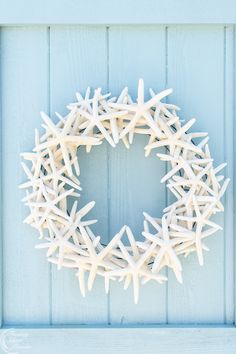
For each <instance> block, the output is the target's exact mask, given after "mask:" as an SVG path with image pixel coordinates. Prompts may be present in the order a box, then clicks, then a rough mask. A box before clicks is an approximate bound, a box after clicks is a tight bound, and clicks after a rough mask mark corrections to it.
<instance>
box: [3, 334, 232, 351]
mask: <svg viewBox="0 0 236 354" xmlns="http://www.w3.org/2000/svg"><path fill="white" fill-rule="evenodd" d="M4 331H5V332H4ZM14 332H15V333H16V335H17V340H18V343H19V344H18V345H19V351H20V346H22V347H23V346H25V347H26V349H25V352H30V353H31V354H41V353H44V354H51V353H57V354H64V353H70V354H77V353H78V352H82V353H83V354H93V353H96V354H108V353H109V354H117V353H123V354H130V353H136V354H143V353H145V354H153V352H156V353H158V354H199V353H204V354H225V353H227V354H235V351H236V334H235V328H233V327H223V328H211V327H208V328H199V327H195V328H191V327H177V328H168V327H167V328H165V327H164V328H158V327H156V328H155V327H154V328H152V327H147V328H142V327H141V328H127V327H123V328H106V327H105V328H104V327H100V328H86V327H85V328H54V329H43V328H35V329H28V328H23V329H18V328H17V329H14ZM0 333H1V338H2V343H4V344H5V342H4V335H5V336H6V335H7V336H8V338H10V339H11V330H8V331H6V329H3V330H1V331H0ZM21 334H22V338H21ZM12 338H13V340H14V335H13V337H12ZM21 339H22V342H21ZM7 343H9V344H10V346H11V345H13V346H14V342H13V344H11V342H9V340H8V342H7ZM14 348H15V349H17V345H16V346H15V347H14ZM21 350H23V349H21Z"/></svg>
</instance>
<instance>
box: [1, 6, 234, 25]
mask: <svg viewBox="0 0 236 354" xmlns="http://www.w3.org/2000/svg"><path fill="white" fill-rule="evenodd" d="M2 3H3V1H2ZM235 10H236V5H235V1H234V0H224V1H223V0H217V2H216V1H215V0H208V1H204V0H198V1H188V0H181V1H175V0H165V1H162V0H149V1H148V2H147V1H145V0H132V1H129V2H127V1H126V0H112V1H109V2H108V1H106V0H99V1H94V0H87V1H73V0H59V1H58V0H53V1H52V0H51V1H47V0H41V1H40V2H35V1H31V0H24V1H21V2H19V1H17V0H8V1H7V2H6V1H5V2H4V4H1V12H0V23H1V24H4V25H5V24H6V25H8V24H46V25H47V24H190V23H192V24H199V23H200V24H203V23H210V24H216V23H221V24H226V23H227V24H232V23H235V22H236V15H235V14H236V12H235Z"/></svg>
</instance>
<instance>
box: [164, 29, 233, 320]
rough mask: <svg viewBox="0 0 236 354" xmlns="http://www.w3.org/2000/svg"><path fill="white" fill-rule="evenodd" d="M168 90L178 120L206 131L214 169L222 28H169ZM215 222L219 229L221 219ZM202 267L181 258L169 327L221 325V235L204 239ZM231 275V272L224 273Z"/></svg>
mask: <svg viewBox="0 0 236 354" xmlns="http://www.w3.org/2000/svg"><path fill="white" fill-rule="evenodd" d="M168 86H171V87H174V89H175V92H174V95H173V99H174V100H175V101H176V102H177V103H178V105H179V106H180V107H182V114H181V117H182V118H184V119H189V118H191V117H196V118H197V123H196V124H195V125H194V130H198V131H199V130H200V131H207V132H209V136H210V144H209V145H210V148H211V151H212V155H213V158H214V160H215V164H216V165H217V164H218V163H220V162H223V161H224V157H225V153H224V142H225V141H224V129H225V122H224V99H223V97H224V29H223V27H222V26H218V27H217V26H216V27H215V26H214V27H212V26H211V27H207V26H197V27H191V26H186V27H181V26H180V27H170V28H169V31H168ZM216 222H218V223H219V224H221V225H223V215H222V214H221V215H220V216H217V218H216ZM207 245H208V246H209V248H210V252H209V253H207V254H206V257H205V263H204V267H200V266H199V265H198V264H197V258H196V255H192V256H190V257H188V258H187V259H183V260H182V263H183V269H184V271H183V277H184V284H183V285H179V284H177V283H176V281H175V279H174V277H173V276H172V275H171V277H170V282H169V291H168V296H169V298H168V302H169V306H168V321H169V323H173V322H181V323H188V322H189V323H191V322H194V323H199V322H200V323H204V322H207V323H214V322H215V323H222V322H224V311H225V309H224V285H225V283H224V277H225V271H224V235H223V232H218V233H217V234H216V235H215V236H213V237H212V238H211V239H209V240H207ZM228 271H229V272H232V269H228Z"/></svg>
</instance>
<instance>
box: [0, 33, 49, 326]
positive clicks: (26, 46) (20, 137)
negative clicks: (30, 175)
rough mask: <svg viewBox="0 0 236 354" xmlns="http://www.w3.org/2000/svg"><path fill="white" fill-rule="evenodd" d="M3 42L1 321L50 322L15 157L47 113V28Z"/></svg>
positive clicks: (44, 269)
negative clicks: (19, 187)
mask: <svg viewBox="0 0 236 354" xmlns="http://www.w3.org/2000/svg"><path fill="white" fill-rule="evenodd" d="M1 42H2V43H1V94H2V178H3V181H2V182H3V200H2V203H3V206H4V208H3V219H2V220H3V269H4V287H3V303H4V323H5V324H12V323H18V324H20V323H24V324H27V323H48V319H49V267H48V264H47V262H46V260H45V257H44V256H43V255H41V254H40V253H38V252H37V251H36V250H35V249H34V245H35V244H36V243H37V236H38V235H37V233H36V232H35V231H34V230H33V229H32V228H31V227H30V226H26V225H23V219H24V218H25V217H26V215H27V214H28V210H27V208H26V207H24V206H23V204H22V203H21V198H22V197H23V193H22V191H20V190H19V189H18V185H19V184H20V183H22V182H23V181H25V180H26V176H25V174H24V172H23V170H22V168H21V166H20V156H19V154H20V152H24V151H30V150H31V149H32V147H33V144H34V128H35V126H39V124H40V117H39V111H40V110H41V109H45V110H47V93H48V92H47V84H48V76H47V74H48V61H47V59H48V57H47V28H46V27H34V28H31V27H25V28H24V27H22V28H14V27H11V28H2V36H1Z"/></svg>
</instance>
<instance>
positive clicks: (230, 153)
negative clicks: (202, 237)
mask: <svg viewBox="0 0 236 354" xmlns="http://www.w3.org/2000/svg"><path fill="white" fill-rule="evenodd" d="M234 65H235V63H234V29H233V26H227V27H225V28H224V126H225V127H224V142H225V149H224V160H225V161H227V167H226V170H225V175H226V176H227V177H229V178H230V179H231V182H230V185H229V188H228V190H227V193H226V194H225V196H224V205H225V213H224V243H225V247H224V267H225V269H224V273H225V274H224V281H225V285H224V288H225V319H224V321H225V323H233V322H235V321H234V276H235V268H234V213H233V210H234V186H233V184H234V149H233V148H232V147H233V146H234V129H233V122H234V94H235V92H234Z"/></svg>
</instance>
